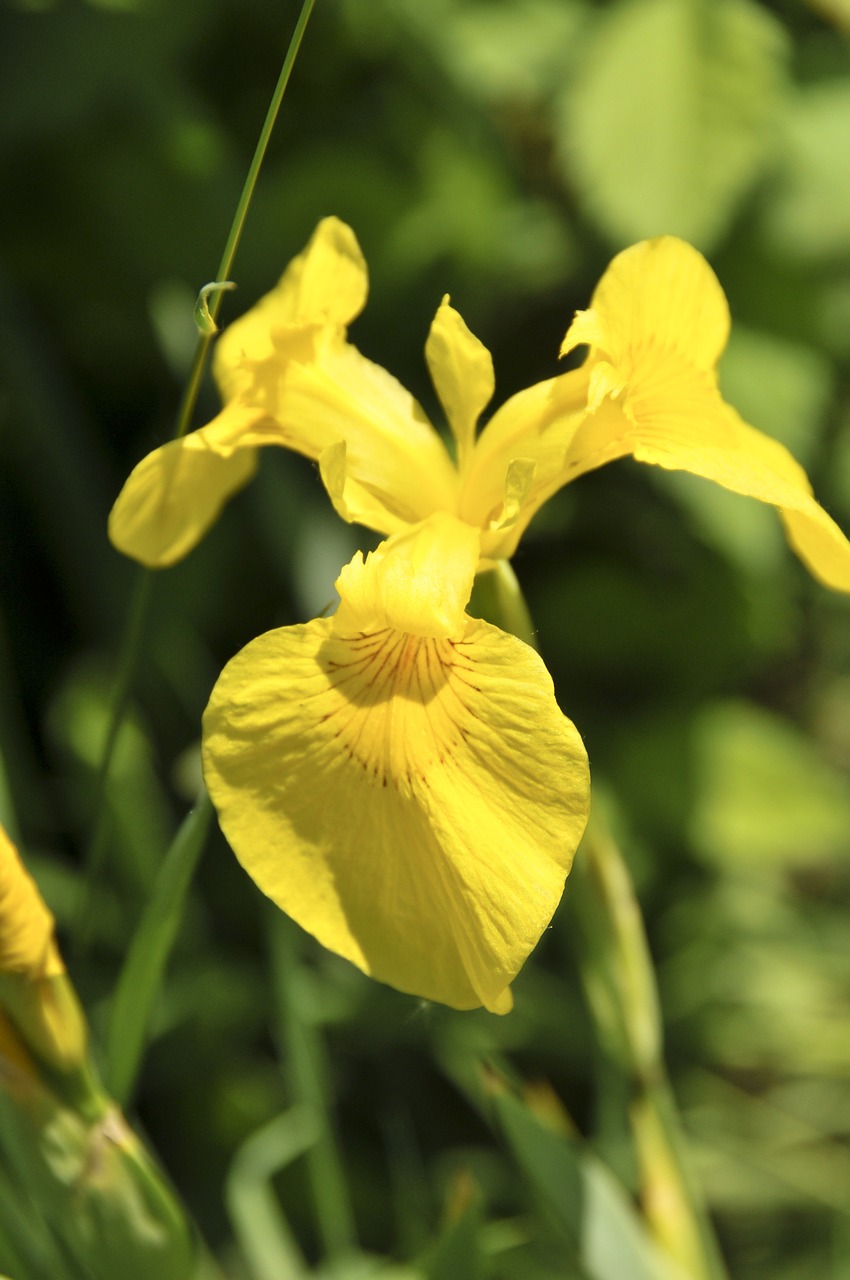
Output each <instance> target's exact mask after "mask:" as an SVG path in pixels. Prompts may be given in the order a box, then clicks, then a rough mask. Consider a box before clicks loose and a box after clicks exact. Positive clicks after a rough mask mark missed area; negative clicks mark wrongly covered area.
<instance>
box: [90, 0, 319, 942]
mask: <svg viewBox="0 0 850 1280" xmlns="http://www.w3.org/2000/svg"><path fill="white" fill-rule="evenodd" d="M314 4H315V0H304V2H303V4H302V6H301V13H300V15H299V18H298V21H297V23H296V24H295V30H294V31H293V33H292V38H291V39H290V42H289V47H288V49H287V51H286V56H285V58H284V60H283V66H282V68H281V72H280V76H279V77H278V81H277V84H276V85H275V90H274V93H273V94H272V98H271V102H270V104H269V109H268V111H267V113H266V118H265V121H264V122H263V127H262V129H261V130H260V136H259V139H258V140H257V146H256V149H255V151H254V157H253V159H252V161H251V165H250V167H249V169H248V174H247V177H246V178H245V183H244V186H243V187H242V194H241V196H240V197H239V203H238V205H237V206H236V212H235V214H234V216H233V222H232V223H231V226H230V232H229V234H228V237H227V241H226V242H225V246H224V252H223V253H222V255H221V262H220V263H219V267H218V276H217V278H216V281H215V283H214V284H213V285H206V286H205V287H204V289H202V290H201V293H200V295H199V300H198V304H199V307H200V308H201V313H202V316H203V322H202V323H199V325H198V328H199V335H198V341H197V344H196V347H195V354H194V357H193V359H192V366H191V368H190V370H189V377H188V380H187V383H186V389H185V391H184V393H183V398H182V400H181V402H180V406H179V409H178V411H177V419H176V422H175V427H174V439H177V438H179V437H180V436H183V435H185V434H186V432H187V431H188V429H189V424H190V423H191V421H192V415H193V414H194V412H195V405H196V403H197V399H198V393H199V391H200V388H201V381H202V379H203V375H204V370H205V368H206V363H207V356H208V354H209V348H210V344H211V342H212V339H213V337H214V335H215V333H216V332H217V328H216V319H217V317H218V313H219V310H220V308H221V294H222V289H223V288H227V287H229V282H228V281H227V276H228V275H229V274H230V272H231V270H232V268H233V262H234V259H235V257H236V250H237V248H238V246H239V241H240V239H241V236H242V231H243V229H244V227H245V221H246V218H247V216H248V209H249V207H250V204H251V200H252V198H253V195H254V189H255V187H256V185H257V179H258V177H259V174H260V169H261V168H262V164H263V160H264V159H265V155H266V151H267V149H268V145H269V141H270V139H271V135H272V131H273V129H274V126H275V122H276V121H277V117H278V113H279V111H280V107H281V104H282V102H283V95H284V92H285V91H286V86H287V84H288V83H289V77H290V75H291V74H292V68H293V66H294V64H295V59H296V57H297V56H298V51H299V49H300V48H301V42H302V40H303V38H304V32H305V31H306V28H307V23H308V21H309V19H310V14H311V13H312V11H313V6H314ZM201 303H203V305H202V306H201ZM199 307H196V317H197V315H198V309H199ZM152 587H153V574H152V572H151V570H150V569H145V568H139V569H138V570H137V571H136V579H135V583H134V586H133V591H132V595H131V601H130V608H129V613H128V618H127V622H126V625H125V630H124V636H123V639H122V643H121V649H120V654H121V657H120V662H119V668H118V675H117V677H116V681H115V686H114V689H113V692H112V701H111V705H110V711H109V726H108V729H107V732H106V737H105V739H104V744H103V751H102V754H101V758H100V764H99V767H98V771H97V775H96V778H95V788H94V800H93V803H92V815H93V816H92V837H91V840H90V842H89V847H88V850H87V853H86V862H85V872H84V875H83V883H84V885H85V888H84V891H83V894H82V896H81V904H80V910H79V916H78V921H77V928H76V930H75V934H76V945H77V947H79V948H80V949H83V948H85V947H86V946H87V945H88V943H89V942H90V940H91V931H92V921H93V906H94V902H93V893H94V886H95V884H96V883H97V880H98V877H99V874H100V871H101V869H102V864H103V859H104V853H105V850H106V846H107V842H108V837H109V807H108V804H107V802H106V797H107V791H108V787H109V775H110V771H111V768H112V761H113V757H114V754H115V745H116V742H117V740H118V733H119V730H120V728H121V724H122V722H123V719H124V713H125V712H126V709H127V703H128V702H129V698H130V690H131V688H132V684H133V680H134V677H135V673H136V668H137V665H138V660H139V654H140V653H141V650H142V642H143V639H144V636H145V633H146V630H147V625H148V621H149V614H150V601H151V598H152Z"/></svg>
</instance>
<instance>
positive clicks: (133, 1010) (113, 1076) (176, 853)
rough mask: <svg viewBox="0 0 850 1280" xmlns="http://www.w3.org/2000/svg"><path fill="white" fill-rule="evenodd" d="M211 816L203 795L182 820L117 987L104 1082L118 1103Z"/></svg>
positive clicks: (132, 1073) (127, 1086) (126, 1091)
mask: <svg viewBox="0 0 850 1280" xmlns="http://www.w3.org/2000/svg"><path fill="white" fill-rule="evenodd" d="M212 812H213V811H212V805H211V803H210V801H209V799H208V798H207V795H206V793H204V795H203V797H202V799H201V800H199V801H198V804H197V805H196V807H195V808H194V809H193V810H192V812H191V813H189V814H188V816H187V817H186V818H185V819H184V821H183V825H182V826H181V827H180V830H179V831H178V832H177V835H176V836H175V838H174V841H173V842H172V844H171V847H170V849H169V850H168V852H167V853H166V855H165V858H164V860H163V863H162V866H161V867H160V870H159V874H158V875H157V878H156V882H155V884H154V888H153V892H152V894H151V897H150V899H149V901H148V903H147V906H146V907H145V911H144V914H143V915H142V919H141V921H140V923H139V927H138V929H137V931H136V934H135V936H134V938H133V941H132V942H131V943H130V948H129V951H128V952H127V959H126V961H125V963H124V968H123V969H122V970H121V976H120V978H119V979H118V984H117V986H116V988H115V994H114V996H113V998H112V1005H111V1008H110V1011H109V1027H108V1033H107V1041H106V1081H107V1085H108V1087H109V1090H110V1092H111V1093H112V1094H113V1096H114V1097H116V1098H117V1099H118V1100H119V1102H121V1103H122V1104H126V1102H127V1100H128V1098H129V1097H130V1094H131V1092H132V1089H133V1084H134V1082H135V1079H136V1074H137V1072H138V1069H139V1063H140V1061H141V1056H142V1050H143V1048H144V1043H145V1037H146V1034H147V1030H148V1024H149V1021H150V1015H151V1010H152V1008H153V1004H154V1001H155V1000H156V996H157V992H158V990H159V987H160V983H161V982H162V978H163V974H164V973H165V966H166V964H167V962H168V957H169V954H170V952H171V948H172V946H173V943H174V939H175V937H176V936H177V930H178V928H179V927H180V921H181V920H182V918H183V904H184V902H185V899H186V893H187V891H188V888H189V884H190V881H191V879H192V874H193V872H194V870H195V866H196V865H197V861H198V858H199V857H200V855H201V851H202V849H203V847H204V841H205V839H206V836H207V832H208V831H209V827H210V822H211V820H212Z"/></svg>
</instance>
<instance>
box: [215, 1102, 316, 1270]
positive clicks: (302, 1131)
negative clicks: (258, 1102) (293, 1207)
mask: <svg viewBox="0 0 850 1280" xmlns="http://www.w3.org/2000/svg"><path fill="white" fill-rule="evenodd" d="M319 1133H320V1126H319V1122H318V1120H317V1118H316V1117H315V1116H314V1115H313V1113H312V1112H311V1111H309V1110H307V1109H305V1108H296V1109H294V1110H292V1111H287V1112H284V1113H283V1114H282V1115H279V1116H276V1117H275V1119H274V1120H271V1121H270V1122H269V1123H268V1124H265V1125H263V1126H262V1128H261V1129H258V1130H257V1131H256V1133H252V1134H251V1136H250V1137H249V1138H247V1139H246V1141H245V1142H243V1144H242V1146H241V1147H240V1148H239V1150H238V1151H237V1152H236V1155H235V1157H234V1160H233V1164H232V1166H231V1169H230V1173H229V1174H228V1178H227V1184H226V1187H225V1199H226V1202H227V1208H228V1212H229V1214H230V1218H231V1221H232V1222H233V1226H234V1229H235V1231H236V1235H237V1238H238V1240H239V1243H240V1245H241V1247H242V1251H243V1253H244V1254H245V1257H246V1259H247V1261H248V1265H249V1272H250V1275H251V1276H252V1277H254V1280H302V1277H305V1276H306V1275H307V1274H308V1272H307V1266H306V1263H305V1262H304V1259H303V1257H302V1255H301V1251H300V1250H299V1248H298V1245H297V1244H296V1242H295V1239H294V1237H293V1235H292V1232H291V1231H290V1229H289V1224H288V1223H287V1221H286V1218H285V1216H284V1213H283V1210H282V1209H281V1207H280V1204H279V1202H278V1199H277V1196H276V1195H275V1192H274V1189H273V1187H272V1185H271V1179H272V1176H273V1174H275V1173H277V1172H278V1170H280V1169H283V1168H284V1167H285V1166H286V1165H288V1164H291V1163H292V1161H293V1160H297V1158H298V1157H299V1156H300V1155H301V1154H302V1153H303V1152H304V1151H307V1150H309V1148H310V1147H311V1146H312V1145H313V1143H314V1142H315V1141H316V1139H317V1138H318V1137H319Z"/></svg>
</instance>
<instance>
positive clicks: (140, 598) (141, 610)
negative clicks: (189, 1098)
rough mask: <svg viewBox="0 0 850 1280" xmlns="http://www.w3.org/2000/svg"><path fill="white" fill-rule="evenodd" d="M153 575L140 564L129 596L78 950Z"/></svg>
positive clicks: (89, 918)
mask: <svg viewBox="0 0 850 1280" xmlns="http://www.w3.org/2000/svg"><path fill="white" fill-rule="evenodd" d="M153 577H154V575H153V572H152V570H150V569H144V568H141V567H140V568H139V569H137V570H136V576H135V580H134V583H133V589H132V594H131V596H130V604H129V608H128V611H127V621H126V625H125V630H124V637H123V640H122V643H121V649H120V660H119V665H118V672H117V675H116V677H115V684H114V686H113V689H112V699H111V702H110V706H109V720H108V724H107V729H106V735H105V737H104V742H103V749H102V751H101V756H100V763H99V765H98V770H97V774H96V776H95V782H94V798H93V800H92V813H93V815H94V816H93V825H92V834H91V839H90V841H89V846H88V850H87V852H86V865H85V873H84V875H83V878H82V893H81V895H80V905H79V908H78V916H77V922H76V928H75V930H74V934H73V938H72V946H73V947H74V948H75V949H76V950H77V951H84V950H86V949H87V948H88V946H89V944H90V942H91V934H92V928H93V925H94V904H95V895H96V886H97V884H98V883H99V881H100V873H101V871H102V869H103V862H104V857H105V854H106V848H107V845H108V842H109V836H110V830H111V819H112V814H111V810H110V806H109V804H108V800H107V791H108V787H109V774H110V771H111V769H112V761H113V758H114V755H115V746H116V743H117V742H118V733H119V731H120V729H121V725H122V724H123V722H124V715H125V712H126V710H127V704H128V702H129V701H130V690H131V688H132V685H133V679H134V676H135V674H136V667H137V666H138V662H139V655H140V654H141V652H142V648H143V642H144V639H145V635H146V632H147V624H148V620H149V616H150V613H149V610H150V601H151V595H152V590H153Z"/></svg>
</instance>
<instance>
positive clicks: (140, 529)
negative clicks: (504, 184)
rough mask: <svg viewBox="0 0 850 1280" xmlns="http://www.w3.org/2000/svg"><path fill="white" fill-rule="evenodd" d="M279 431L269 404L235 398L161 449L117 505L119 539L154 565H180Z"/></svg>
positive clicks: (113, 536) (113, 520) (113, 525)
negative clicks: (252, 404) (206, 421)
mask: <svg viewBox="0 0 850 1280" xmlns="http://www.w3.org/2000/svg"><path fill="white" fill-rule="evenodd" d="M279 437H280V433H279V432H278V431H277V429H276V427H275V424H274V423H273V422H271V421H270V419H269V418H268V417H267V416H266V414H265V413H264V412H263V410H261V409H256V408H251V407H246V406H244V405H241V404H229V405H226V406H225V408H224V409H223V410H222V412H221V413H220V414H219V415H218V417H217V418H214V419H213V421H212V422H211V423H209V424H208V426H206V427H202V428H201V430H199V431H193V432H191V433H190V434H189V435H186V436H182V437H181V438H180V439H179V440H171V441H169V443H168V444H164V445H161V446H160V448H158V449H154V451H153V452H152V453H149V454H148V455H147V457H145V458H143V459H142V461H141V462H139V463H138V464H137V465H136V467H135V468H134V469H133V471H132V472H131V473H130V475H129V476H128V478H127V480H126V482H125V484H124V487H123V489H122V490H121V492H120V494H119V495H118V497H117V499H116V501H115V505H114V506H113V508H112V511H111V512H110V515H109V538H110V541H111V542H112V544H113V546H115V547H117V548H118V550H119V551H123V552H124V554H125V555H128V556H132V558H133V559H134V560H138V561H140V563H141V564H144V565H148V566H149V568H152V569H162V568H165V567H167V566H168V565H171V564H174V563H175V562H176V561H177V560H180V559H181V558H182V557H183V556H185V555H186V554H187V553H188V552H189V551H191V550H192V548H193V547H194V546H195V545H196V544H197V543H198V542H200V540H201V538H202V537H203V536H204V534H205V533H206V532H207V530H208V529H209V527H210V526H211V525H212V524H213V523H214V522H215V520H216V517H217V516H218V514H219V512H220V510H221V508H222V507H223V506H224V504H225V502H226V501H227V500H228V498H230V497H231V496H232V495H233V494H234V493H236V491H237V490H238V489H241V488H242V486H243V485H244V484H245V483H246V482H247V481H248V480H249V479H250V478H251V476H252V475H253V474H254V470H255V468H256V465H257V446H258V445H261V444H267V443H272V442H275V443H277V442H278V441H279Z"/></svg>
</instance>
